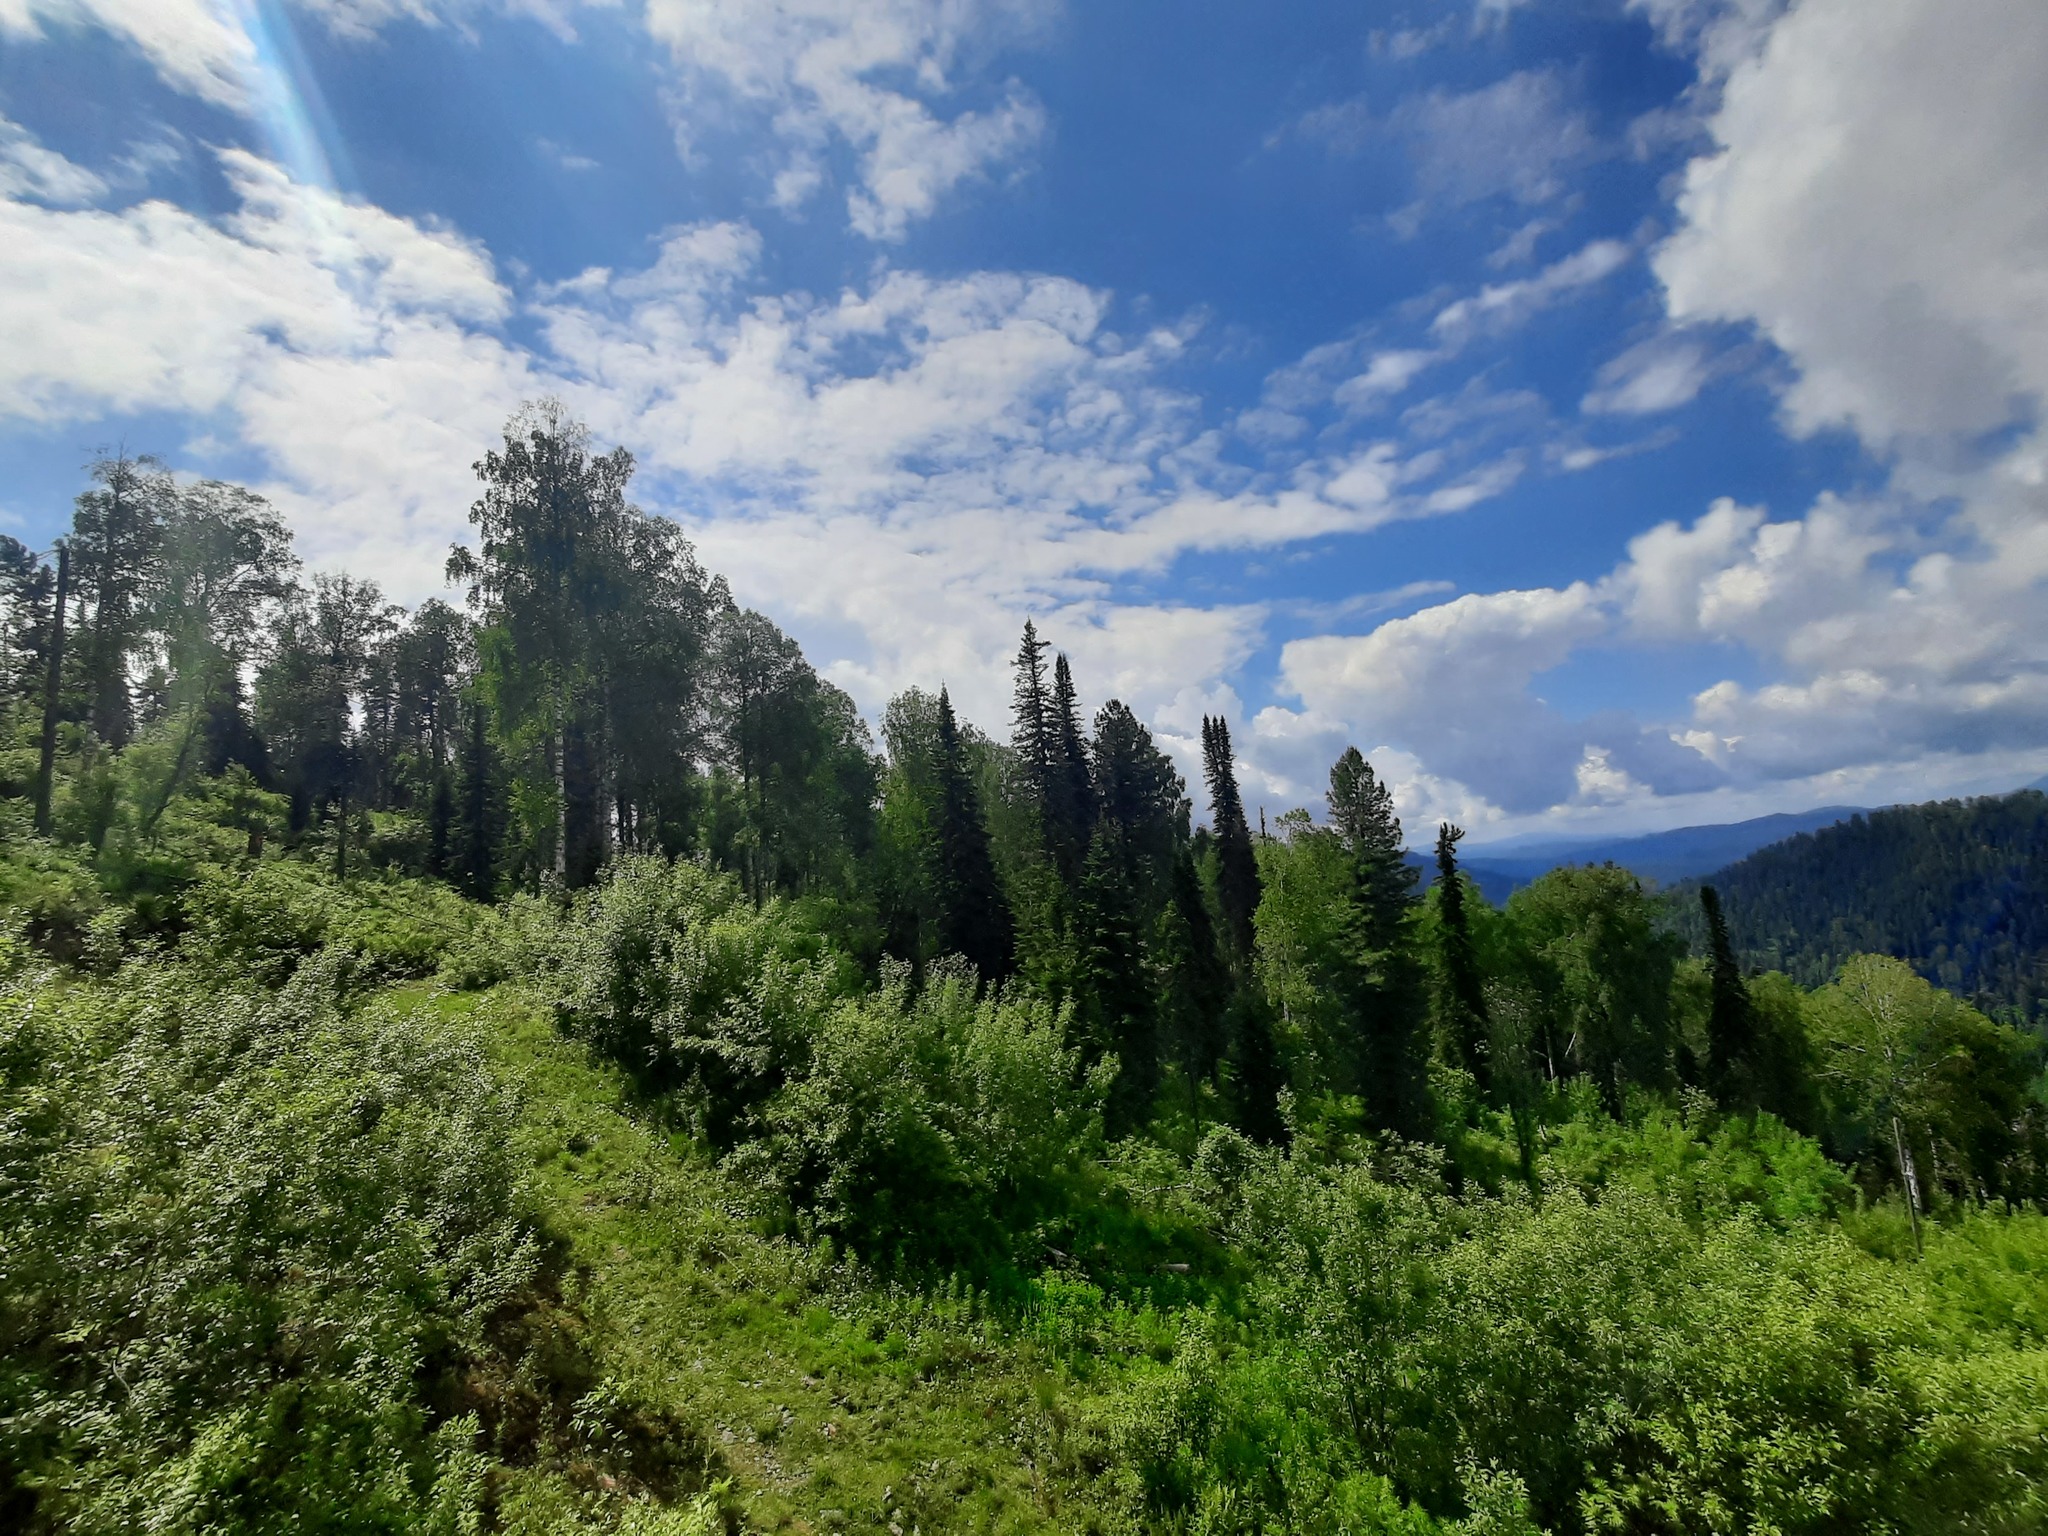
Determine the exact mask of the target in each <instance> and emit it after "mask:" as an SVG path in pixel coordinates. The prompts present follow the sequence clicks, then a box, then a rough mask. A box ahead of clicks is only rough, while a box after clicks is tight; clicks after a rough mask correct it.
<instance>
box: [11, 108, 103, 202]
mask: <svg viewBox="0 0 2048 1536" xmlns="http://www.w3.org/2000/svg"><path fill="white" fill-rule="evenodd" d="M106 193H107V184H106V182H105V181H103V180H101V179H100V178H99V177H98V176H96V175H94V174H93V173H92V172H91V171H88V170H87V169H86V168H85V167H84V166H82V165H74V164H73V163H72V162H71V161H69V160H67V159H65V157H64V156H62V155H60V154H58V153H57V152H56V151H55V150H54V149H51V148H49V147H48V146H46V145H44V144H43V143H41V142H40V141H38V140H37V138H36V136H35V135H34V134H32V133H30V132H29V131H28V130H27V129H26V128H24V127H22V126H21V124H19V123H16V122H11V121H9V120H8V119H7V118H5V117H0V197H14V198H21V197H26V198H33V199H35V200H36V201H37V202H42V203H56V204H58V205H59V206H69V205H73V204H78V203H90V202H95V201H97V200H98V199H99V198H102V197H104V196H106Z"/></svg>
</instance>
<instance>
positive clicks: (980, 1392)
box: [383, 986, 1124, 1536]
mask: <svg viewBox="0 0 2048 1536" xmlns="http://www.w3.org/2000/svg"><path fill="white" fill-rule="evenodd" d="M383 1006H387V1007H396V1008H429V1009H432V1010H435V1011H436V1012H437V1013H438V1014H439V1015H441V1016H443V1017H445V1018H447V1019H448V1020H449V1021H450V1022H451V1023H455V1022H457V1021H462V1020H466V1021H468V1022H469V1023H470V1024H471V1025H473V1026H474V1027H475V1028H477V1029H478V1030H479V1032H480V1034H481V1036H482V1038H483V1040H484V1041H485V1042H486V1049H487V1051H488V1053H489V1057H490V1059H491V1061H492V1062H493V1064H494V1066H495V1068H496V1070H498V1071H499V1072H501V1073H502V1074H503V1075H504V1077H505V1079H506V1080H507V1081H508V1082H510V1083H512V1084H514V1085H516V1087H517V1088H518V1090H519V1092H520V1093H521V1095H522V1097H523V1101H524V1102H523V1107H522V1113H521V1116H520V1124H519V1130H518V1132H517V1135H518V1137H519V1140H520V1142H521V1143H522V1145H521V1146H520V1147H519V1151H520V1152H521V1154H522V1159H523V1161H524V1162H525V1163H526V1165H527V1166H528V1167H530V1169H531V1186H530V1187H531V1192H532V1196H533V1198H534V1200H535V1202H536V1204H537V1206H538V1209H539V1210H540V1212H541V1214H542V1219H543V1222H544V1224H545V1226H546V1228H547V1230H548V1232H549V1234H550V1235H551V1236H552V1237H553V1238H554V1239H555V1240H556V1241H557V1242H558V1243H559V1244H560V1245H561V1249H562V1259H563V1274H564V1279H563V1282H562V1285H563V1291H564V1300H565V1302H566V1303H567V1305H568V1307H569V1309H570V1310H571V1311H572V1312H573V1313H575V1314H576V1315H578V1316H580V1318H581V1319H582V1320H583V1326H584V1328H585V1330H586V1332H585V1334H584V1337H583V1338H582V1339H581V1340H580V1343H581V1345H582V1348H583V1349H584V1350H585V1351H586V1352H587V1354H588V1355H589V1356H590V1357H591V1358H592V1359H593V1360H594V1361H595V1363H596V1364H597V1366H598V1368H599V1369H600V1370H601V1371H602V1372H603V1375H604V1384H603V1385H601V1386H600V1388H599V1389H598V1390H600V1391H613V1392H617V1393H619V1394H620V1395H622V1396H624V1397H625V1398H627V1399H629V1400H631V1401H632V1402H633V1403H635V1404H637V1405H639V1406H640V1407H641V1409H642V1411H643V1412H644V1413H645V1414H646V1415H648V1416H649V1417H651V1418H652V1419H653V1420H654V1421H655V1422H657V1423H667V1424H673V1425H677V1426H682V1427H683V1432H684V1433H687V1434H691V1435H694V1436H695V1437H697V1438H698V1439H700V1440H701V1441H702V1442H703V1443H704V1444H705V1445H706V1446H708V1448H709V1451H710V1455H711V1458H712V1460H713V1462H714V1464H715V1466H716V1468H717V1470H718V1472H719V1473H721V1474H722V1477H721V1488H720V1498H719V1502H720V1504H721V1505H722V1507H723V1510H724V1512H725V1514H726V1515H727V1517H728V1519H729V1520H730V1521H732V1523H736V1524H742V1525H743V1526H744V1527H745V1528H747V1529H751V1530H761V1531H791V1532H800V1533H807V1532H832V1531H863V1530H889V1529H891V1528H894V1530H896V1531H900V1532H903V1533H907V1536H921V1533H923V1532H929V1531H939V1530H947V1531H972V1532H1004V1533H1008V1532H1028V1531H1041V1530H1075V1529H1079V1530H1087V1529H1091V1528H1093V1529H1107V1528H1109V1527H1110V1526H1113V1525H1120V1524H1122V1523H1123V1522H1121V1521H1119V1520H1116V1519H1115V1518H1114V1516H1113V1514H1112V1513H1111V1511H1112V1510H1113V1509H1115V1508H1116V1507H1118V1506H1121V1505H1123V1503H1124V1490H1123V1489H1122V1488H1121V1486H1120V1485H1119V1481H1118V1480H1117V1479H1116V1478H1115V1477H1114V1476H1113V1474H1111V1468H1112V1467H1113V1464H1114V1457H1113V1456H1112V1455H1111V1454H1110V1446H1109V1443H1108V1434H1109V1431H1108V1428H1107V1426H1108V1425H1109V1424H1110V1423H1111V1422H1112V1419H1113V1404H1114V1397H1115V1389H1116V1386H1117V1385H1118V1382H1117V1380H1116V1378H1117V1377H1118V1375H1119V1374H1120V1373H1118V1372H1116V1371H1114V1370H1110V1371H1102V1370H1099V1369H1098V1370H1085V1369H1084V1370H1081V1371H1078V1372H1077V1371H1075V1370H1073V1369H1071V1368H1070V1365H1069V1363H1068V1356H1069V1354H1070V1352H1071V1351H1070V1350H1068V1349H1063V1348H1062V1347H1061V1345H1062V1344H1065V1343H1070V1342H1071V1341H1070V1340H1068V1339H1066V1338H1064V1337H1062V1331H1061V1330H1060V1329H1059V1328H1058V1327H1056V1326H1055V1327H1054V1328H1053V1329H1051V1330H1050V1333H1049V1335H1048V1336H1049V1338H1050V1339H1051V1342H1050V1344H1049V1345H1046V1346H1042V1345H1041V1344H1040V1343H1039V1342H1038V1340H1036V1339H1035V1338H1034V1337H1033V1335H1032V1330H1031V1328H1030V1326H1029V1320H1028V1319H1026V1320H1020V1319H1018V1318H1015V1317H1011V1318H1009V1319H1000V1318H997V1317H996V1316H994V1315H992V1312H991V1308H990V1307H989V1306H988V1304H987V1303H986V1301H985V1300H984V1299H983V1298H980V1297H977V1296H975V1295H974V1294H972V1293H964V1292H962V1291H961V1290H960V1289H959V1288H957V1287H953V1288H948V1289H946V1290H944V1291H941V1292H940V1293H938V1294H933V1293H931V1292H928V1291H926V1292H919V1291H912V1290H907V1289H897V1288H888V1287H880V1288H878V1287H877V1286H876V1285H875V1283H874V1281H873V1278H872V1277H871V1276H864V1275H861V1274H860V1273H858V1272H857V1271H856V1270H855V1269H854V1268H853V1266H850V1265H847V1264H844V1263H841V1262H839V1261H837V1260H835V1258H834V1256H833V1255H832V1254H831V1253H830V1252H829V1250H828V1249H826V1248H825V1247H823V1246H822V1245H821V1246H819V1247H809V1246H806V1245H804V1244H802V1243H800V1242H797V1241H794V1240H791V1239H787V1238H775V1237H767V1236H763V1235H761V1233H760V1231H759V1230H758V1229H757V1227H756V1225H755V1224H754V1223H752V1222H751V1221H750V1220H749V1215H748V1210H747V1206H746V1202H745V1196H744V1192H743V1191H741V1190H739V1189H737V1188H735V1187H734V1186H733V1185H732V1184H730V1183H729V1182H728V1181H727V1180H726V1179H725V1178H724V1176H723V1175H722V1174H721V1173H720V1172H719V1170H718V1169H716V1168H715V1167H713V1166H710V1165H709V1164H708V1163H707V1162H706V1161H705V1160H704V1159H703V1158H702V1157H701V1156H699V1155H697V1154H696V1153H695V1151H694V1149H693V1148H692V1147H691V1146H690V1145H689V1144H688V1143H687V1142H685V1141H683V1140H682V1138H672V1137H669V1136H666V1135H664V1134H663V1133H662V1131H661V1130H660V1128H659V1126H658V1125H656V1124H655V1123H653V1121H652V1119H651V1117H650V1116H648V1115H647V1114H645V1113H644V1112H643V1111H642V1110H641V1109H640V1108H639V1107H638V1106H636V1105H635V1103H634V1102H633V1098H632V1095H631V1091H630V1088H629V1085H628V1083H627V1081H626V1079H625V1078H624V1076H623V1075H622V1074H621V1073H620V1072H619V1071H618V1070H617V1069H616V1068H615V1067H613V1066H611V1065H609V1064H608V1063H606V1062H604V1061H603V1060H601V1059H596V1058H593V1056H592V1055H591V1053H590V1052H589V1051H587V1050H586V1049H585V1048H584V1047H583V1046H582V1045H580V1044H578V1043H577V1042H575V1041H572V1040H569V1039H565V1038H564V1037H563V1036H561V1035H560V1034H559V1033H558V1032H557V1031H556V1030H555V1028H554V1026H553V1024H552V1021H551V1020H550V1018H549V1017H548V1014H547V1012H546V1010H545V1009H544V1008H542V1007H541V1006H538V1005H537V1004H535V1003H534V1002H533V1001H532V1000H531V999H529V998H528V997H526V996H524V995H522V994H521V993H520V991H519V990H517V989H516V988H514V987H510V986H501V987H498V988H495V989H493V990H491V991H489V992H484V993H448V992H440V991H430V990H427V989H423V988H417V987H415V988H408V989H402V990H398V991H394V992H393V993H390V994H388V995H387V997H386V999H385V1000H384V1003H383ZM1020 1321H1022V1323H1023V1326H1019V1324H1020ZM1040 1331H1041V1332H1046V1331H1047V1330H1045V1329H1043V1328H1041V1330H1040ZM604 1495H605V1490H604V1489H603V1488H602V1487H600V1488H598V1489H597V1490H596V1491H595V1492H594V1493H590V1492H583V1493H578V1492H576V1491H575V1490H573V1489H572V1487H571V1485H570V1484H569V1483H568V1482H566V1481H565V1480H564V1479H562V1478H561V1477H560V1476H559V1475H557V1474H553V1473H548V1472H541V1471H528V1472H519V1473H514V1474H512V1475H511V1477H510V1480H509V1481H508V1483H507V1485H506V1486H505V1487H504V1488H503V1489H502V1491H501V1500H500V1507H501V1519H502V1521H503V1524H504V1526H505V1528H506V1529H508V1530H512V1531H524V1530H542V1529H561V1528H563V1526H564V1525H571V1526H573V1525H574V1524H578V1523H582V1524H588V1525H591V1526H594V1527H597V1528H603V1527H604V1526H607V1525H609V1524H610V1523H611V1517H612V1516H615V1515H616V1514H617V1511H616V1510H609V1513H608V1503H607V1500H606V1498H605V1496H604Z"/></svg>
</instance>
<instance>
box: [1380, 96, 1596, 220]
mask: <svg viewBox="0 0 2048 1536" xmlns="http://www.w3.org/2000/svg"><path fill="white" fill-rule="evenodd" d="M1393 124H1394V127H1395V129H1396V131H1397V132H1399V133H1400V134H1402V135H1403V136H1404V137H1405V138H1407V139H1408V141H1409V143H1410V145H1411V152H1412V154H1413V157H1414V161H1415V176H1416V183H1417V186H1418V188H1419V189H1420V191H1421V194H1422V197H1423V200H1424V202H1425V203H1426V204H1427V205H1429V206H1431V207H1450V208H1454V207H1462V206H1464V205H1465V204H1468V203H1477V202H1484V201H1485V200H1487V199H1489V198H1495V197H1505V198H1508V199H1511V200H1512V201H1514V202H1516V203H1520V204H1522V205H1524V206H1535V205H1537V204H1540V203H1546V202H1549V201H1550V200H1551V199H1552V198H1555V197H1557V196H1559V195H1560V194H1561V193H1562V192H1563V191H1564V190H1565V185H1566V183H1565V175H1566V173H1567V172H1568V171H1569V170H1570V169H1571V168H1572V167H1574V166H1576V165H1578V164H1581V163H1583V162H1584V161H1585V160H1587V159H1588V158H1590V157H1591V156H1592V155H1593V154H1594V153H1595V151H1596V149H1597V142H1596V140H1595V138H1594V136H1593V131H1592V128H1591V126H1590V125H1589V124H1588V123H1587V121H1586V118H1585V115H1584V114H1583V113H1581V112H1580V111H1578V110H1577V109H1576V108H1574V107H1573V106H1572V105H1571V104H1570V102H1569V101H1568V99H1567V93H1566V90H1565V85H1564V82H1563V81H1562V80H1561V79H1560V78H1559V77H1558V76H1557V75H1555V74H1553V73H1551V72H1549V71H1547V70H1524V71H1522V72H1520V73H1518V74H1513V75H1509V76H1508V77H1507V78H1505V79H1503V80H1497V81H1495V82H1494V83H1493V84H1492V85H1488V86H1484V87H1482V88H1480V89H1479V90H1476V91H1468V92H1465V93H1463V94H1453V93H1451V92H1446V91H1441V90H1439V91H1431V92H1429V93H1428V94H1426V95H1423V96H1418V97H1413V98H1411V99H1409V100H1407V101H1404V102H1402V103H1401V104H1400V105H1399V106H1398V107H1396V108H1395V109H1394V114H1393Z"/></svg>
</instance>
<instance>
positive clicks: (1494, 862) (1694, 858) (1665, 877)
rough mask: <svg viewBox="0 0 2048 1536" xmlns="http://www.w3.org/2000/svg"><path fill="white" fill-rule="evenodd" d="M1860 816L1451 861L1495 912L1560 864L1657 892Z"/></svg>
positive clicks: (1601, 840)
mask: <svg viewBox="0 0 2048 1536" xmlns="http://www.w3.org/2000/svg"><path fill="white" fill-rule="evenodd" d="M1862 814H1865V812H1864V811H1863V810H1862V809H1861V808H1860V807H1857V806H1849V805H1829V806H1822V807H1820V808H1819V809H1817V810H1811V811H1791V812H1780V813H1778V814H1775V815H1770V816H1755V817H1751V818H1750V819H1749V820H1747V821H1735V822H1727V823H1723V824H1720V825H1709V826H1698V827H1673V828H1671V829H1670V830H1669V831H1665V832H1646V833H1641V834H1639V835H1636V836H1633V837H1589V838H1559V837H1544V836H1541V835H1537V836H1533V837H1519V838H1509V839H1505V840H1503V841H1501V842H1498V843H1489V844H1483V845H1480V846H1477V847H1474V848H1472V849H1470V850H1469V852H1467V853H1465V854H1464V855H1463V856H1461V857H1460V858H1459V860H1458V866H1459V868H1461V869H1463V870H1464V871H1465V873H1466V874H1468V875H1470V876H1471V877H1472V879H1473V880H1474V881H1476V882H1477V883H1478V885H1479V888H1480V890H1481V891H1483V892H1485V894H1486V899H1487V900H1488V901H1491V902H1493V903H1494V904H1495V905H1498V904H1500V903H1501V902H1504V901H1506V900H1507V899H1508V897H1509V895H1510V894H1511V893H1513V892H1514V891H1516V890H1519V889H1520V888H1521V887H1522V886H1525V885H1527V884H1529V883H1530V882H1531V881H1533V880H1536V879H1538V878H1540V877H1541V876H1543V875H1545V874H1548V873H1549V872H1550V871H1551V870H1553V869H1556V868H1558V867H1559V866H1560V865H1564V864H1606V863H1615V864H1619V865H1621V866H1623V867H1624V868H1626V869H1630V870H1633V871H1634V872H1635V873H1636V874H1638V875H1640V876H1642V877H1643V878H1644V879H1645V880H1649V881H1653V882H1655V883H1656V884H1658V885H1672V884H1675V883H1677V882H1678V881H1681V880H1687V879H1692V878H1695V877H1697V876H1700V875H1706V874H1711V873H1712V872H1713V871H1715V870H1717V869H1721V868H1723V867H1725V866H1726V865H1729V864H1732V863H1734V862H1735V861H1736V860H1737V859H1740V858H1743V857H1745V856H1747V855H1749V854H1752V853H1754V852H1756V851H1757V850H1758V849H1759V848H1765V847H1768V846H1769V845H1771V844H1772V843H1776V842H1782V841H1783V840H1784V839H1786V838H1788V837H1794V836H1797V835H1798V834H1799V833H1802V832H1812V831H1815V830H1817V829H1819V828H1821V827H1827V826H1833V825H1834V824H1835V823H1837V822H1841V821H1846V820H1847V819H1848V818H1850V817H1851V816H1858V815H1862ZM1409 860H1410V862H1411V863H1414V864H1415V865H1416V866H1417V867H1418V868H1421V869H1423V870H1424V871H1425V873H1427V872H1429V871H1430V869H1431V868H1432V866H1433V862H1434V861H1433V860H1432V859H1431V858H1430V857H1429V856H1428V855H1427V854H1422V853H1415V854H1410V855H1409Z"/></svg>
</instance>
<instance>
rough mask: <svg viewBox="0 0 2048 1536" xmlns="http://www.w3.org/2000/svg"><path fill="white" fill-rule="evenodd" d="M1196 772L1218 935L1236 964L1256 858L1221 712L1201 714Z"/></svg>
mask: <svg viewBox="0 0 2048 1536" xmlns="http://www.w3.org/2000/svg"><path fill="white" fill-rule="evenodd" d="M1202 771H1203V775H1204V777H1206V778H1207V779H1208V781H1209V814H1210V820H1211V821H1212V822H1213V824H1214V826H1215V837H1216V900H1217V904H1218V905H1219V906H1220V907H1221V908H1222V909H1223V936H1224V939H1225V941H1226V942H1227V943H1228V945H1229V947H1230V952H1231V954H1232V956H1233V957H1234V958H1235V960H1236V961H1237V963H1238V964H1239V965H1241V966H1249V965H1250V964H1251V959H1252V945H1253V938H1254V930H1253V925H1252V917H1253V914H1254V913H1256V912H1257V911H1258V909H1259V861H1258V858H1257V856H1256V855H1255V854H1254V853H1253V852H1252V832H1251V828H1250V826H1249V825H1247V824H1246V822H1245V819H1244V801H1243V799H1242V798H1241V797H1240V796H1239V794H1238V792H1237V769H1236V766H1235V764H1234V763H1233V762H1232V759H1231V751H1230V726H1229V724H1228V723H1227V722H1225V721H1224V719H1223V718H1222V716H1220V715H1219V716H1217V717H1216V718H1215V719H1213V720H1212V719H1210V718H1209V717H1208V716H1206V715H1204V716H1203V717H1202Z"/></svg>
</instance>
